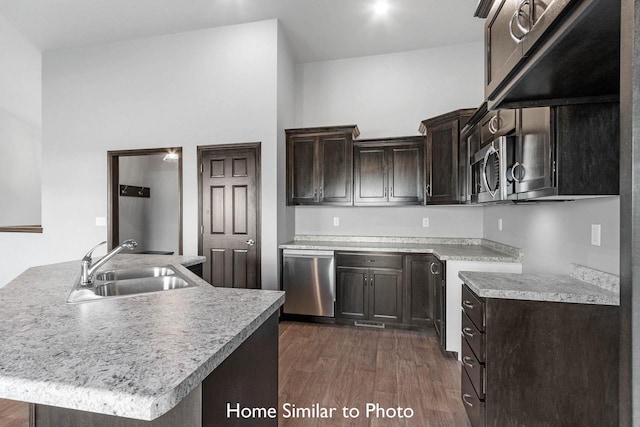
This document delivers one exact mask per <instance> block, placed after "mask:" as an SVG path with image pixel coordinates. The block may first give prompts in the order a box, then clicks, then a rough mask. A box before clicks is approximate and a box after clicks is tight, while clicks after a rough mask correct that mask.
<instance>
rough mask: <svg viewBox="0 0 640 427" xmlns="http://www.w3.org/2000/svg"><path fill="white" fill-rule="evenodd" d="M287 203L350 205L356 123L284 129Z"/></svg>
mask: <svg viewBox="0 0 640 427" xmlns="http://www.w3.org/2000/svg"><path fill="white" fill-rule="evenodd" d="M285 132H286V135H287V204H288V205H316V204H326V205H351V204H352V202H353V197H352V193H353V185H352V183H353V140H354V139H356V138H357V137H358V135H359V134H360V131H359V130H358V127H357V126H356V125H350V126H334V127H316V128H303V129H287V130H286V131H285Z"/></svg>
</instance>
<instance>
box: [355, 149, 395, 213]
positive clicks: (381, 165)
mask: <svg viewBox="0 0 640 427" xmlns="http://www.w3.org/2000/svg"><path fill="white" fill-rule="evenodd" d="M354 155H355V171H354V174H355V197H354V204H355V205H356V206H366V205H384V204H386V203H387V200H388V197H387V167H386V165H387V161H386V149H385V147H371V148H367V147H356V148H355V149H354Z"/></svg>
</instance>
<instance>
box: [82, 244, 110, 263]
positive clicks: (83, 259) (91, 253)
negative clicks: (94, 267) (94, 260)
mask: <svg viewBox="0 0 640 427" xmlns="http://www.w3.org/2000/svg"><path fill="white" fill-rule="evenodd" d="M106 243H107V241H106V240H105V241H104V242H100V243H98V244H97V245H95V246H94V247H93V248H91V250H90V251H89V252H87V254H86V255H85V256H84V257H83V258H82V261H89V262H91V256H92V255H93V251H95V250H96V249H98V248H99V247H100V246H102V245H105V244H106Z"/></svg>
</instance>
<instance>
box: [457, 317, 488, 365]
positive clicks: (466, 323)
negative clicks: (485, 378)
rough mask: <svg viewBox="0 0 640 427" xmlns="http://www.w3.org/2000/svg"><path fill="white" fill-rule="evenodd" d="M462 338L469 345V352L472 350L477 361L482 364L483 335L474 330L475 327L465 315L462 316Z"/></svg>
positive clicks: (483, 356)
mask: <svg viewBox="0 0 640 427" xmlns="http://www.w3.org/2000/svg"><path fill="white" fill-rule="evenodd" d="M462 336H463V337H464V339H465V340H466V341H467V343H468V344H469V347H471V350H473V353H474V354H475V356H476V358H477V359H478V361H480V362H484V361H485V354H484V334H483V333H481V332H480V331H479V330H478V328H476V325H474V324H473V322H472V321H471V320H470V319H469V316H467V315H466V314H463V315H462Z"/></svg>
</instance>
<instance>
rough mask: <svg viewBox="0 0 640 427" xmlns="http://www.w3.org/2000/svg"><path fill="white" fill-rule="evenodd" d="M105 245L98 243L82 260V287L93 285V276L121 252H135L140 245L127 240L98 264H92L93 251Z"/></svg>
mask: <svg viewBox="0 0 640 427" xmlns="http://www.w3.org/2000/svg"><path fill="white" fill-rule="evenodd" d="M105 243H107V242H100V243H98V244H97V245H95V246H94V247H93V248H92V249H91V250H90V251H89V252H87V254H86V255H85V256H84V257H83V258H82V261H81V263H80V284H81V285H82V286H88V285H90V284H92V283H93V276H95V274H96V271H98V269H99V268H100V267H102V266H103V265H105V264H106V263H107V261H109V260H110V259H111V258H113V257H114V256H116V255H118V254H119V253H120V252H122V251H123V250H125V249H128V250H133V249H134V248H135V247H136V246H138V243H136V241H135V240H132V239H128V240H125V241H124V242H122V243H121V244H120V245H119V246H117V247H115V248H113V250H112V251H111V252H109V253H107V254H106V255H105V256H103V257H102V258H100V259H99V260H98V262H96V263H95V264H92V261H93V260H92V259H91V256H92V255H93V251H95V250H96V249H97V248H98V247H100V246H102V245H104V244H105Z"/></svg>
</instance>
